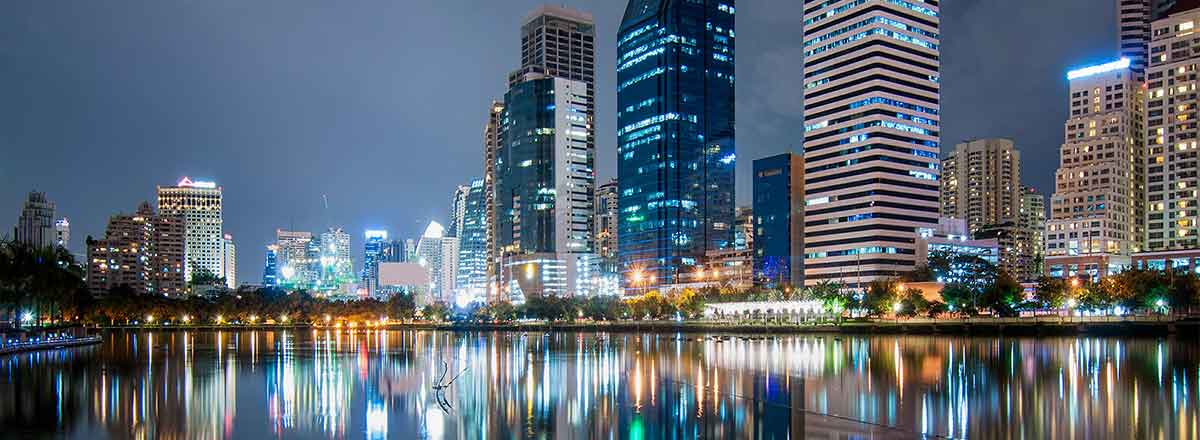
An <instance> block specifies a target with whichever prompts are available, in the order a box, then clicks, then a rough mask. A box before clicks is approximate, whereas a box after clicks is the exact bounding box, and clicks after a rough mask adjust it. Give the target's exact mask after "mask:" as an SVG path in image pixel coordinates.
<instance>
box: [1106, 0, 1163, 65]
mask: <svg viewBox="0 0 1200 440" xmlns="http://www.w3.org/2000/svg"><path fill="white" fill-rule="evenodd" d="M1116 4H1117V45H1118V50H1119V51H1120V53H1121V57H1122V58H1128V59H1129V60H1130V66H1129V68H1130V70H1132V71H1133V73H1134V76H1136V77H1137V78H1142V77H1143V74H1144V73H1145V71H1146V66H1147V64H1148V62H1147V51H1148V50H1149V48H1148V45H1149V43H1150V38H1151V36H1150V23H1152V22H1154V21H1156V20H1159V19H1162V18H1165V17H1166V16H1167V11H1169V10H1171V8H1172V7H1173V6H1175V0H1116Z"/></svg>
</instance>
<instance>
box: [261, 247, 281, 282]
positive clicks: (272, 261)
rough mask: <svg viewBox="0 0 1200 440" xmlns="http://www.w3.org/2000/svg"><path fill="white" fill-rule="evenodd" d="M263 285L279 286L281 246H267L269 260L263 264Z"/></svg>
mask: <svg viewBox="0 0 1200 440" xmlns="http://www.w3.org/2000/svg"><path fill="white" fill-rule="evenodd" d="M263 286H265V287H279V246H277V245H270V246H267V262H266V265H265V266H263Z"/></svg>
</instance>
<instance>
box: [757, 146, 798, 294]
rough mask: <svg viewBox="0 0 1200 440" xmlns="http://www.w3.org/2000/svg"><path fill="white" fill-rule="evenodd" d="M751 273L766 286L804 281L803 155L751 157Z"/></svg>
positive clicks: (796, 283)
mask: <svg viewBox="0 0 1200 440" xmlns="http://www.w3.org/2000/svg"><path fill="white" fill-rule="evenodd" d="M753 213H754V215H753V219H754V220H753V224H754V237H755V238H756V239H757V240H758V241H757V246H754V248H753V249H754V277H755V279H756V280H759V281H760V282H761V283H762V284H764V285H768V286H782V285H800V286H803V285H804V156H803V155H800V154H795V153H785V154H780V155H776V156H771V157H765V158H762V159H758V160H755V161H754V208H753Z"/></svg>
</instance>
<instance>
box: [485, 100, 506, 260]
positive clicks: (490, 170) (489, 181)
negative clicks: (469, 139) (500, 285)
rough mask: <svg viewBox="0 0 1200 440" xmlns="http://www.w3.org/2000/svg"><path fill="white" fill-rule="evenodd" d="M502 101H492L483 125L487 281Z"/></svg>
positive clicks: (493, 252) (493, 234)
mask: <svg viewBox="0 0 1200 440" xmlns="http://www.w3.org/2000/svg"><path fill="white" fill-rule="evenodd" d="M503 116H504V103H503V102H501V101H495V100H493V101H492V105H491V106H490V107H488V122H487V124H486V125H485V126H484V127H483V157H484V163H483V197H484V205H485V206H486V208H487V225H488V227H487V231H486V232H487V257H486V259H487V277H488V282H489V283H495V282H496V273H497V265H496V255H499V253H500V251H499V249H497V247H496V158H497V157H498V156H497V154H498V153H499V151H500V142H501V139H500V134H501V132H502V131H503V129H504V127H503V121H502V119H501V118H502V117H503Z"/></svg>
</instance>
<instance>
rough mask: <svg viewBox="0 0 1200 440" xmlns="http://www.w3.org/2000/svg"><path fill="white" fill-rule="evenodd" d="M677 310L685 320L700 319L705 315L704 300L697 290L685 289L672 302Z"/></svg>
mask: <svg viewBox="0 0 1200 440" xmlns="http://www.w3.org/2000/svg"><path fill="white" fill-rule="evenodd" d="M671 303H672V305H673V306H674V307H675V310H678V311H679V313H680V314H682V315H683V316H684V317H685V318H698V317H700V316H702V315H704V298H703V297H701V296H700V294H698V293H697V292H696V291H695V290H692V289H683V291H682V292H679V294H678V295H676V296H675V297H674V298H672V301H671Z"/></svg>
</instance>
